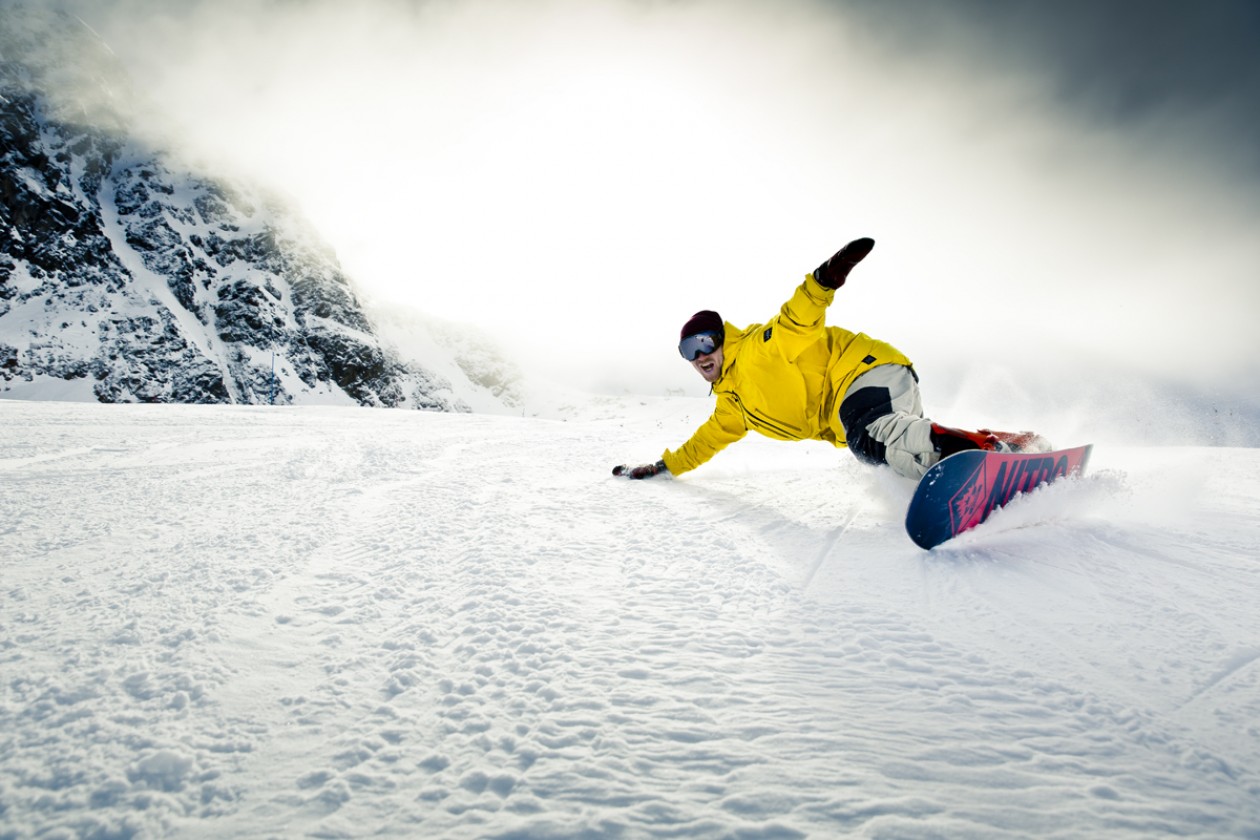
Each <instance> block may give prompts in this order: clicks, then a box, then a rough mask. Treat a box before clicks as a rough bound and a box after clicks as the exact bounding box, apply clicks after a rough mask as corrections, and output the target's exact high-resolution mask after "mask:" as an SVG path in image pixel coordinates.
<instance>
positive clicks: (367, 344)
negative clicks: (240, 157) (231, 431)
mask: <svg viewBox="0 0 1260 840" xmlns="http://www.w3.org/2000/svg"><path fill="white" fill-rule="evenodd" d="M127 90H128V88H127V81H126V79H125V78H123V77H122V74H121V71H120V70H119V69H118V67H117V66H116V64H115V63H114V62H113V59H112V56H111V55H110V53H109V51H108V48H107V47H106V46H105V45H104V44H103V43H101V42H100V40H99V39H97V38H96V37H95V35H94V34H93V33H92V32H91V31H90V30H88V29H87V27H86V26H84V25H83V24H82V23H81V22H80V21H78V20H77V19H76V18H73V17H70V16H65V15H58V14H52V13H48V12H46V11H43V10H41V9H38V8H36V7H34V6H32V7H24V6H22V5H19V4H15V3H11V2H0V398H4V397H30V398H74V399H96V400H100V401H102V402H201V403H206V402H211V403H268V402H274V403H276V404H302V403H348V404H354V403H357V404H361V405H374V406H399V407H414V408H424V409H435V410H467V407H466V405H465V404H464V402H463V401H462V400H461V399H460V398H459V397H458V396H457V395H456V394H455V393H454V391H453V390H452V386H451V384H450V383H449V381H447V380H445V379H444V378H442V377H440V376H438V375H436V374H434V373H432V372H431V371H428V370H426V369H424V368H422V367H420V366H419V365H417V364H416V363H414V362H409V363H404V362H403V361H401V360H400V359H399V358H398V357H397V356H396V355H394V354H393V353H392V352H391V351H390V350H389V349H388V348H387V347H385V346H383V345H382V343H381V341H380V339H379V338H378V336H377V335H376V333H375V332H374V330H373V326H372V324H371V323H369V321H368V319H367V317H366V316H365V315H364V312H363V309H362V307H361V306H360V303H359V301H358V299H357V298H356V296H355V294H354V292H353V290H352V288H351V286H350V284H349V282H348V280H347V277H346V276H345V275H344V274H343V272H342V271H341V269H340V267H339V265H338V263H337V260H336V257H335V255H334V254H333V253H332V252H331V251H330V250H329V249H328V248H327V247H326V246H324V245H323V244H321V242H320V241H319V239H318V237H317V236H316V235H315V234H314V233H313V232H312V231H311V230H310V229H309V228H307V227H306V226H305V225H304V223H303V222H302V220H301V219H300V218H299V217H298V216H297V214H296V213H294V212H293V211H291V210H290V209H288V208H286V207H285V206H283V204H281V203H280V202H278V201H276V200H275V199H274V198H272V197H269V196H268V195H266V194H264V193H262V192H261V191H259V190H257V189H254V188H252V187H250V186H249V185H242V184H229V183H227V182H225V181H222V180H215V179H211V178H208V177H205V176H203V175H198V174H194V173H193V172H191V171H190V170H189V169H188V168H186V167H183V166H181V165H180V164H178V163H175V162H174V158H172V157H171V156H170V155H168V154H167V153H165V152H164V151H163V150H162V149H158V148H155V147H154V145H153V144H152V143H150V142H146V141H144V140H142V139H140V138H139V137H137V136H135V134H134V133H133V132H132V131H131V130H130V127H129V126H130V123H129V119H128V113H129V111H130V109H131V108H132V107H134V105H133V104H132V103H131V101H130V100H129V98H128V93H127Z"/></svg>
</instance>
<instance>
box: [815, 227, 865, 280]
mask: <svg viewBox="0 0 1260 840" xmlns="http://www.w3.org/2000/svg"><path fill="white" fill-rule="evenodd" d="M874 247H875V240H874V239H871V238H870V237H869V236H863V237H862V238H861V239H854V240H853V241H852V242H850V243H849V244H848V245H845V246H844V247H843V248H841V249H840V250H839V251H836V253H835V254H833V255H832V257H831V259H829V260H827V261H826V262H825V263H823V264H822V265H820V266H818V268H817V269H815V270H814V279H815V280H817V281H818V284H819V285H820V286H822V287H823V288H824V289H838V288H840V287H841V286H843V285H844V281H845V278H847V277H848V276H849V271H850V270H852V268H853V266H855V265H857V264H858V263H860V262H861V261H862V259H863V258H864V257H865V256H866V255H867V254H869V253H870V252H871V249H872V248H874Z"/></svg>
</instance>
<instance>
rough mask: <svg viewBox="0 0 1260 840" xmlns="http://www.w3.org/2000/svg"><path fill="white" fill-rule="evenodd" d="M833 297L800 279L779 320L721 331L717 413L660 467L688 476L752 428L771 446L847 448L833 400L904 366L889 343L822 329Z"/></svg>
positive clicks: (812, 282)
mask: <svg viewBox="0 0 1260 840" xmlns="http://www.w3.org/2000/svg"><path fill="white" fill-rule="evenodd" d="M835 294H836V293H835V291H834V290H832V289H827V288H824V287H823V286H821V285H819V283H818V281H817V280H815V279H814V275H812V274H808V275H806V276H805V282H804V283H802V284H801V285H800V286H798V287H797V289H796V292H795V293H794V294H793V295H792V297H791V299H790V300H788V302H787V303H785V304H783V307H782V309H780V310H779V314H778V315H776V316H775V317H774V318H771V319H770V321H769V322H768V323H765V324H753V325H752V326H750V327H747V328H746V329H744V330H743V331H740V330H739V329H738V328H737V327H735V326H734V325H733V324H730V323H727V324H726V340H725V342H724V343H723V344H722V354H723V360H722V375H721V376H720V377H719V378H718V380H717V381H716V382H714V383H713V393H714V394H715V395H716V396H717V406H716V407H715V408H714V410H713V416H712V417H710V418H709V419H708V420H706V421H705V422H704V424H703V425H701V426H700V428H698V429H696V432H695V434H693V435H692V436H691V439H690V440H688V441H687V442H686V443H684V444H683V445H682V446H680V447H678V448H677V449H674V450H669V449H667V450H665V453H664V454H663V455H662V456H661V460H663V461H664V462H665V466H666V467H668V468H669V471H670V472H671V473H673V474H674V475H678V474H680V473H684V472H687V471H688V470H693V469H695V468H696V467H698V466H700V465H701V464H703V463H704V462H705V461H707V460H709V459H710V458H712V457H713V456H714V455H715V454H717V453H718V452H719V451H720V450H722V449H724V448H725V447H726V446H728V445H729V444H732V443H734V442H735V441H737V440H739V439H740V438H742V437H743V436H744V435H745V434H747V433H748V431H749V430H750V429H751V430H753V431H755V432H760V433H761V434H763V435H765V436H767V437H771V438H776V439H778V440H825V441H828V442H830V443H833V444H835V445H836V446H846V445H847V444H846V442H845V437H844V427H843V426H841V425H840V417H839V410H840V400H841V399H842V398H843V396H844V393H845V391H847V390H848V387H849V383H851V382H852V381H853V380H854V379H856V378H857V377H858V376H860V375H862V374H863V373H866V372H867V371H868V370H870V369H871V368H873V367H876V366H878V365H886V364H898V365H909V364H910V360H909V359H908V358H906V356H905V355H903V354H902V353H901V351H899V350H897V349H896V348H895V347H893V346H892V345H891V344H887V343H885V342H883V341H877V340H876V339H873V338H871V337H870V336H868V335H866V334H864V333H852V332H849V331H848V330H845V329H841V328H840V327H828V326H826V324H825V320H826V314H827V307H828V306H829V305H830V304H831V301H832V298H834V297H835Z"/></svg>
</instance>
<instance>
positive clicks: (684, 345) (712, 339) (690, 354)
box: [678, 332, 721, 362]
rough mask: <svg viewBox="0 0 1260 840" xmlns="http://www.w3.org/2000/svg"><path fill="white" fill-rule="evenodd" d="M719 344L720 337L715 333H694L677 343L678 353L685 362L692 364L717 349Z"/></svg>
mask: <svg viewBox="0 0 1260 840" xmlns="http://www.w3.org/2000/svg"><path fill="white" fill-rule="evenodd" d="M720 342H721V337H720V336H719V335H718V334H717V333H715V332H702V333H696V334H695V335H689V336H687V337H686V338H684V339H683V340H682V341H680V342H678V352H679V353H681V354H682V357H683V358H684V359H686V360H687V361H689V362H694V361H695V360H696V359H698V358H700V357H701V356H707V355H709V354H710V353H712V352H713V351H714V350H716V349H718V347H719V345H720Z"/></svg>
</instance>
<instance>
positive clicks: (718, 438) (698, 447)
mask: <svg viewBox="0 0 1260 840" xmlns="http://www.w3.org/2000/svg"><path fill="white" fill-rule="evenodd" d="M747 433H748V428H747V426H745V425H744V415H743V412H741V411H740V410H739V406H737V405H736V404H735V400H734V399H733V398H732V397H731V396H730V395H728V394H720V395H719V396H718V404H717V407H716V408H714V409H713V416H712V417H710V418H709V419H708V420H706V421H704V423H703V424H702V425H701V426H700V428H698V429H696V432H695V434H693V435H692V436H691V438H690V440H688V441H687V442H686V443H684V444H683V445H682V446H680V447H678V448H677V449H675V450H672V451H671V450H669V449H666V450H665V453H664V454H663V455H661V460H662V461H664V462H665V466H666V467H667V468H668V469H669V471H670V472H671V473H673V474H674V475H680V474H682V473H685V472H687V471H688V470H694V469H695V468H696V467H698V466H700V465H701V464H703V463H704V462H705V461H707V460H709V459H710V458H712V457H713V456H714V455H716V454H717V453H718V452H720V451H721V450H723V449H725V448H726V447H727V446H729V445H730V444H732V443H734V442H735V441H737V440H739V439H740V438H742V437H743V436H744V435H745V434H747Z"/></svg>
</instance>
